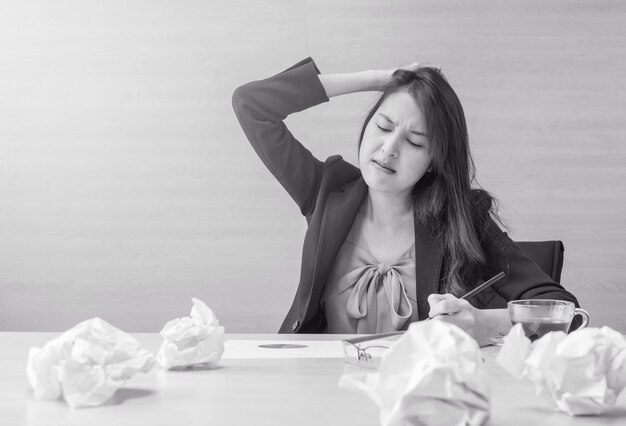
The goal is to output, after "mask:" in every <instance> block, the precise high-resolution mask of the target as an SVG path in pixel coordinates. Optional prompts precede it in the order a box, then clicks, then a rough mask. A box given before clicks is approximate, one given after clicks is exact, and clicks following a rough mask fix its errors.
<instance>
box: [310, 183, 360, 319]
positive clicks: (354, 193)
mask: <svg viewBox="0 0 626 426" xmlns="http://www.w3.org/2000/svg"><path fill="white" fill-rule="evenodd" d="M366 194H367V185H366V184H365V181H364V180H363V177H360V178H359V179H357V180H355V181H353V182H350V183H349V184H347V185H345V186H344V187H343V188H341V190H339V191H336V192H331V193H329V194H328V199H327V200H326V206H325V211H324V215H323V217H322V223H321V226H320V236H319V238H320V243H319V245H318V254H317V258H316V262H315V269H314V271H313V285H312V286H311V295H310V297H309V300H308V303H307V304H306V305H305V306H307V310H306V311H307V312H306V315H305V321H307V320H309V319H310V318H311V317H313V315H314V314H315V312H317V310H318V308H317V306H318V305H319V300H320V297H321V293H322V290H323V288H324V285H325V283H326V280H327V279H328V274H329V273H330V268H331V267H332V265H333V263H334V261H335V257H336V256H337V253H338V252H339V249H340V248H341V245H342V244H343V243H344V241H345V240H346V237H347V236H348V233H349V232H350V229H351V228H352V223H353V222H354V218H355V217H356V215H357V212H358V211H359V207H360V206H361V203H362V202H363V199H364V197H365V195H366Z"/></svg>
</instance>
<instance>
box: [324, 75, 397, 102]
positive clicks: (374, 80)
mask: <svg viewBox="0 0 626 426" xmlns="http://www.w3.org/2000/svg"><path fill="white" fill-rule="evenodd" d="M390 77H391V72H389V71H384V70H368V71H360V72H353V73H343V74H320V75H319V79H320V82H321V83H322V86H324V90H325V91H326V96H328V97H329V98H331V97H333V96H339V95H345V94H348V93H355V92H368V91H377V90H381V89H382V88H383V87H384V86H385V84H387V82H388V81H389V79H390Z"/></svg>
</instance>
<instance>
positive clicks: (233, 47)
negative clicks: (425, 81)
mask: <svg viewBox="0 0 626 426" xmlns="http://www.w3.org/2000/svg"><path fill="white" fill-rule="evenodd" d="M625 22H626V3H624V2H620V1H597V0H590V1H572V0H548V1H546V0H532V1H523V2H519V1H513V0H507V1H498V2H494V1H465V0H453V1H452V0H444V1H415V0H405V1H393V2H389V1H372V0H368V1H358V2H355V1H349V0H340V1H337V0H324V1H321V0H312V1H292V0H281V1H263V2H255V1H248V2H244V1H241V0H236V1H229V2H223V1H219V2H218V1H215V0H210V1H199V0H194V1H176V2H174V1H169V2H166V1H152V0H151V1H147V0H142V1H132V2H126V1H120V0H113V1H93V0H86V1H85V0H75V1H68V0H61V1H55V2H47V1H17V0H9V1H7V0H5V1H3V2H2V3H0V58H1V59H0V330H42V331H44V330H45V331H47V330H64V329H67V328H69V327H71V326H72V325H74V324H75V323H77V322H79V321H81V320H84V319H87V318H90V317H93V316H101V317H102V318H104V319H106V320H107V321H109V322H111V323H113V324H114V325H116V326H118V327H121V328H123V329H125V330H127V331H158V330H160V328H161V327H162V325H163V324H164V323H165V322H166V321H167V320H169V319H172V318H175V317H180V316H184V315H188V313H189V309H190V307H191V300H190V298H191V297H199V298H201V299H203V300H204V301H205V302H206V303H207V304H208V305H209V306H210V307H212V308H213V310H214V311H215V312H216V314H217V316H218V318H220V320H221V322H222V323H223V324H224V325H225V327H226V330H227V331H229V332H274V331H276V330H277V329H278V327H279V325H280V322H281V321H282V319H283V316H284V315H285V314H286V312H287V309H288V308H289V305H290V303H291V300H292V297H293V294H294V292H295V288H296V285H297V282H298V278H299V266H300V255H301V247H302V239H303V236H304V232H305V229H306V223H305V220H304V218H302V217H301V216H300V214H299V211H298V209H297V207H296V206H295V204H293V202H292V201H291V199H290V198H289V197H288V196H287V194H286V193H285V192H284V190H283V189H282V188H281V187H280V186H279V185H278V183H277V182H275V181H274V180H273V178H272V176H271V175H270V173H269V172H268V171H267V170H266V169H265V168H264V166H263V165H262V163H261V161H260V160H259V159H258V158H257V157H256V155H255V153H254V151H253V150H252V148H251V147H250V146H249V145H248V143H247V141H246V139H245V137H244V135H243V132H242V131H241V129H240V128H239V126H238V124H237V121H236V119H235V117H234V114H233V112H232V108H231V94H232V92H233V90H234V89H235V88H236V87H237V86H239V85H241V84H243V83H245V82H247V81H250V80H256V79H261V78H264V77H267V76H270V75H272V74H274V73H277V72H279V71H281V70H283V69H284V68H287V67H289V66H290V65H292V64H293V63H295V62H297V61H299V60H300V59H302V58H305V57H307V56H312V57H313V58H314V59H315V60H316V62H317V64H318V66H319V67H320V69H321V70H322V72H326V73H332V72H348V71H359V70H363V69H370V68H392V67H396V66H400V65H404V64H406V63H409V62H412V61H413V60H416V59H417V60H419V61H421V62H425V63H430V64H437V65H439V66H441V67H442V70H443V72H444V73H445V74H446V76H447V77H448V79H449V80H450V82H451V83H452V85H453V87H454V88H455V89H456V91H457V93H458V95H459V97H460V98H461V101H462V103H463V105H464V108H465V113H466V117H467V121H468V124H469V132H470V139H471V143H472V149H473V153H474V156H475V160H476V166H477V169H478V183H480V184H481V185H482V186H484V187H485V188H486V189H488V190H490V191H492V192H493V193H494V194H495V195H496V196H498V198H499V199H500V200H501V201H502V209H501V213H502V216H503V218H504V220H505V222H506V223H508V224H509V225H510V226H511V227H512V232H511V237H512V238H513V239H516V240H545V239H561V240H563V241H564V243H565V266H564V271H563V277H562V282H563V284H564V285H565V286H566V287H567V288H568V289H570V290H571V291H572V292H573V293H574V294H576V295H577V297H578V298H579V300H580V302H581V304H582V305H583V307H585V308H587V309H588V310H589V312H590V314H591V317H592V325H596V326H599V325H604V324H607V325H610V326H612V327H615V328H617V329H618V330H620V331H622V332H626V318H625V317H624V315H623V314H622V311H623V307H624V306H625V305H626V280H625V279H624V272H625V266H624V265H625V264H626V254H625V249H626V220H625V219H626V213H625V207H626V183H625V182H626V169H625V167H624V164H625V163H626V116H625V113H626V25H624V23H625ZM375 96H376V94H375V93H363V94H354V95H350V96H345V97H341V98H336V99H333V100H331V102H329V103H326V104H323V105H320V106H318V107H315V108H313V109H310V110H307V111H304V112H302V113H299V114H297V115H293V116H292V117H290V118H289V119H288V121H287V123H288V125H289V126H290V128H291V130H292V131H293V132H294V134H296V135H297V136H299V137H300V139H301V140H302V141H303V143H304V144H305V145H306V146H308V147H309V148H310V149H311V150H312V151H313V152H314V153H315V154H316V155H317V156H318V158H321V159H324V158H326V157H327V156H329V155H332V154H341V155H343V156H344V158H346V159H347V160H349V161H352V162H353V163H354V162H356V143H357V136H358V132H359V130H360V125H361V123H362V121H363V118H364V117H365V113H366V112H367V109H368V108H369V107H370V106H371V105H372V103H373V102H374V99H375Z"/></svg>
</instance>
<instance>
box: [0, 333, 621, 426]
mask: <svg viewBox="0 0 626 426" xmlns="http://www.w3.org/2000/svg"><path fill="white" fill-rule="evenodd" d="M57 335H58V333H0V361H1V363H0V424H1V425H6V426H13V425H16V426H17V425H29V426H38V425H46V426H52V425H80V426H99V425H106V426H111V425H116V426H117V425H126V424H127V425H150V426H155V425H203V426H204V425H219V426H227V425H237V426H240V425H254V426H262V425H268V426H278V425H298V426H300V425H302V426H304V425H361V426H363V425H372V426H374V425H377V424H378V408H377V407H376V406H375V405H374V403H373V402H371V401H370V400H369V399H367V397H365V396H364V395H360V394H357V393H354V392H352V391H348V390H345V389H342V388H339V387H338V386H337V382H338V380H339V377H340V376H341V374H342V372H343V366H344V364H343V359H334V358H318V359H222V360H221V361H220V365H219V368H217V369H215V370H190V371H182V372H172V371H163V370H161V369H159V368H155V369H154V370H152V371H151V372H150V373H149V374H147V375H146V374H142V373H140V374H137V375H136V376H134V377H133V378H132V379H131V380H129V381H128V383H127V384H126V386H125V387H124V388H123V389H121V390H119V391H118V392H117V393H116V395H115V396H114V397H113V398H112V400H111V401H110V402H109V403H107V404H106V405H104V406H100V407H95V408H81V409H74V410H72V409H70V408H69V407H68V406H67V404H66V403H65V402H64V401H36V400H34V399H33V397H32V394H31V392H30V390H29V388H28V382H27V379H26V373H25V371H26V359H27V353H28V349H29V348H30V347H31V346H39V347H41V346H43V344H44V343H45V342H47V341H48V340H50V339H52V338H54V337H55V336H57ZM134 335H135V336H136V337H137V338H138V339H139V341H140V342H141V343H142V344H143V345H144V346H145V347H146V348H147V349H149V350H151V351H153V352H155V353H156V351H157V350H158V348H159V346H160V343H161V340H160V339H161V338H160V336H159V335H158V334H134ZM337 337H338V336H335V337H333V336H330V335H295V336H294V335H261V334H256V335H251V334H246V335H236V334H231V335H228V336H227V338H230V339H255V340H262V339H268V340H270V339H273V340H275V339H285V340H328V339H333V338H337ZM483 352H484V357H485V359H486V362H487V367H488V371H489V377H490V381H491V393H492V398H491V401H492V415H491V421H490V423H489V424H492V425H520V426H529V425H530V426H541V425H550V426H558V425H596V424H598V425H599V424H602V425H605V424H613V425H624V424H626V393H624V394H622V395H621V396H620V399H619V401H618V404H617V405H616V406H615V407H613V409H612V410H611V411H610V412H609V413H607V414H606V415H604V416H602V417H579V418H572V417H570V416H568V415H566V414H564V413H558V412H554V411H552V410H551V409H550V408H549V407H548V405H547V404H546V402H544V401H543V400H541V399H540V398H538V397H537V396H535V392H534V387H533V385H532V384H531V383H530V382H528V381H517V380H515V379H513V378H511V377H510V376H509V375H508V374H507V373H506V372H505V371H504V370H502V369H501V368H500V367H499V366H498V365H497V364H496V363H495V356H496V355H497V352H498V348H496V347H489V348H485V349H484V350H483Z"/></svg>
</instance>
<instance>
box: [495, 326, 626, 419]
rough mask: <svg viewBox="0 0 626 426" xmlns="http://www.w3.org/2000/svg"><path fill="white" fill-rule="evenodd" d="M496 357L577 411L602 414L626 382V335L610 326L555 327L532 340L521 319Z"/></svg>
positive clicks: (539, 392) (544, 393) (560, 407)
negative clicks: (570, 328) (573, 329)
mask: <svg viewBox="0 0 626 426" xmlns="http://www.w3.org/2000/svg"><path fill="white" fill-rule="evenodd" d="M497 362H498V363H499V364H500V365H501V366H502V367H503V368H504V369H505V370H506V371H508V372H509V373H510V374H511V375H513V376H514V377H516V378H518V379H520V378H522V377H524V376H527V377H528V378H529V379H530V380H531V381H532V382H533V383H534V384H535V389H536V391H537V395H539V396H541V397H543V398H545V399H546V400H547V401H548V402H549V403H550V405H552V406H553V407H554V408H556V409H558V410H561V411H564V412H566V413H568V414H569V415H572V416H578V415H589V414H601V413H603V412H604V411H606V410H607V409H608V408H609V407H611V406H612V405H613V404H615V401H616V400H617V397H618V396H619V393H620V392H621V391H622V389H624V386H626V340H625V339H624V336H622V334H621V333H619V332H617V331H615V330H613V329H611V328H609V327H602V328H591V327H590V328H583V329H579V330H576V331H573V332H572V333H570V334H565V333H564V332H562V331H558V332H551V333H548V334H546V335H544V336H542V337H541V338H540V339H538V340H536V341H535V342H532V343H531V342H530V340H529V339H528V338H527V337H526V336H525V335H524V330H523V328H522V325H521V324H516V325H515V326H514V327H513V328H512V329H511V331H510V332H509V334H508V335H507V336H505V337H504V344H503V346H502V349H501V350H500V353H499V354H498V358H497Z"/></svg>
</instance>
